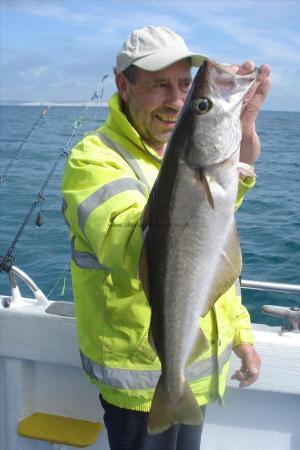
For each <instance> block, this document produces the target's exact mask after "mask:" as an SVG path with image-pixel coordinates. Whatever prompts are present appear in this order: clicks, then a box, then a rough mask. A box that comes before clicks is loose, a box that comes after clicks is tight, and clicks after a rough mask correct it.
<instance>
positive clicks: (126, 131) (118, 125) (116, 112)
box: [107, 92, 162, 162]
mask: <svg viewBox="0 0 300 450" xmlns="http://www.w3.org/2000/svg"><path fill="white" fill-rule="evenodd" d="M108 106H109V112H110V114H109V117H108V119H107V124H108V126H109V125H110V124H111V125H113V128H114V129H115V130H116V129H117V130H118V133H119V134H120V135H122V136H123V137H124V138H126V139H129V140H130V141H131V142H133V143H134V145H136V146H137V147H138V148H140V149H141V150H142V151H143V152H146V153H147V154H148V155H149V156H150V157H151V158H152V159H154V160H155V161H157V162H161V161H162V157H161V156H160V155H158V153H157V152H156V151H155V150H154V149H153V148H152V147H151V146H150V145H148V144H146V143H145V142H144V141H143V139H142V138H141V136H140V135H139V133H138V132H137V131H136V129H135V128H134V127H133V126H132V125H131V123H130V122H129V120H128V119H127V117H126V115H125V114H124V112H123V111H122V102H121V98H120V95H119V94H118V93H117V92H116V93H115V94H113V95H112V97H111V98H110V100H109V103H108Z"/></svg>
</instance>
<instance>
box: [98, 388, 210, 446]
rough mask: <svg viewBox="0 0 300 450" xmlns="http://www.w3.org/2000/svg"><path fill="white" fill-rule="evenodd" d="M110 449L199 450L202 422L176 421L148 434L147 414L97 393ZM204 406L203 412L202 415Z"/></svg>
mask: <svg viewBox="0 0 300 450" xmlns="http://www.w3.org/2000/svg"><path fill="white" fill-rule="evenodd" d="M100 401H101V404H102V406H103V409H104V423H105V426H106V429H107V434H108V441H109V446H110V449H111V450H199V449H200V442H201V433H202V425H200V426H191V425H183V424H176V425H173V426H172V427H171V428H169V429H168V430H166V431H164V432H163V433H160V434H156V435H152V436H151V435H149V434H148V431H147V419H148V413H145V412H141V411H131V410H129V409H124V408H118V407H117V406H113V405H111V404H110V403H107V402H106V401H105V400H104V399H103V398H102V397H101V395H100ZM204 409H205V408H204V407H202V412H203V415H204Z"/></svg>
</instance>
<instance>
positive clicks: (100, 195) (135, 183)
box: [77, 178, 145, 231]
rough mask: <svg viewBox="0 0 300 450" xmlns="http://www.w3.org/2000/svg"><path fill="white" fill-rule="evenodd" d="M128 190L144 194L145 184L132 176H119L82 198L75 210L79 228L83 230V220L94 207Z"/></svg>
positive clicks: (84, 220) (85, 219)
mask: <svg viewBox="0 0 300 450" xmlns="http://www.w3.org/2000/svg"><path fill="white" fill-rule="evenodd" d="M130 190H134V191H139V192H141V194H142V195H145V186H144V185H143V184H142V183H141V182H140V181H139V180H135V179H134V178H119V179H118V180H114V181H111V182H110V183H106V184H104V185H103V186H101V188H99V189H97V191H95V192H94V193H93V194H91V195H90V196H89V197H87V198H86V199H85V200H83V202H82V203H80V205H79V207H78V212H77V214H78V225H79V227H80V228H81V230H82V231H84V225H85V222H86V221H87V218H88V216H89V215H90V214H91V212H92V211H94V209H96V208H98V206H100V205H102V204H103V203H104V202H106V200H108V199H110V198H111V197H113V196H114V195H116V194H120V193H121V192H125V191H130Z"/></svg>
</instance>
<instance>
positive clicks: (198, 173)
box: [196, 169, 215, 209]
mask: <svg viewBox="0 0 300 450" xmlns="http://www.w3.org/2000/svg"><path fill="white" fill-rule="evenodd" d="M196 178H197V180H198V181H199V182H200V183H201V184H202V186H203V189H204V192H205V194H206V197H207V201H208V203H209V204H210V206H211V207H212V209H215V204H214V199H213V196H212V193H211V190H210V187H209V182H208V179H207V175H206V173H205V171H204V169H198V170H196Z"/></svg>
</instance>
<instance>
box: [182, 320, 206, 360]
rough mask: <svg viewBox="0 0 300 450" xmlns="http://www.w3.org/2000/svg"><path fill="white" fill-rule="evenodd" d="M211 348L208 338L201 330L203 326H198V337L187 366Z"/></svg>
mask: <svg viewBox="0 0 300 450" xmlns="http://www.w3.org/2000/svg"><path fill="white" fill-rule="evenodd" d="M208 348H209V343H208V340H207V338H206V336H205V334H204V333H203V331H202V330H201V328H198V330H197V335H196V339H195V341H194V345H193V348H192V350H191V352H190V354H189V356H188V358H187V361H186V363H185V367H188V366H190V365H191V364H192V363H193V362H194V361H195V360H196V359H197V358H198V357H199V356H200V355H202V353H204V352H205V351H206V350H208Z"/></svg>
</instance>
